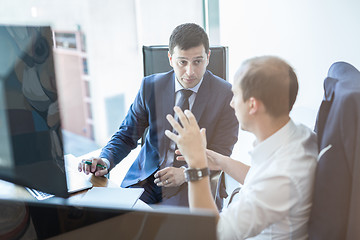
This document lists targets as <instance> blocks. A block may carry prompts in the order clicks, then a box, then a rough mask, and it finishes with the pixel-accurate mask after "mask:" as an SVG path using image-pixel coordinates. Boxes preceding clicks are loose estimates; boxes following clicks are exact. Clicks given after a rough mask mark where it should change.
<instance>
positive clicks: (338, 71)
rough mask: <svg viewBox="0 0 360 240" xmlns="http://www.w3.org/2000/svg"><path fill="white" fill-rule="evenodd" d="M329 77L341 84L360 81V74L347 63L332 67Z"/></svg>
mask: <svg viewBox="0 0 360 240" xmlns="http://www.w3.org/2000/svg"><path fill="white" fill-rule="evenodd" d="M328 77H331V78H334V79H337V80H339V81H340V82H347V81H360V72H359V70H357V69H356V68H355V67H354V66H353V65H351V64H349V63H347V62H336V63H334V64H332V65H331V67H330V69H329V72H328Z"/></svg>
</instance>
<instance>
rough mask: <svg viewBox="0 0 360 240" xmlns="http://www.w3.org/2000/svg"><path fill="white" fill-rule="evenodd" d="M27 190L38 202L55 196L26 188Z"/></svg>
mask: <svg viewBox="0 0 360 240" xmlns="http://www.w3.org/2000/svg"><path fill="white" fill-rule="evenodd" d="M26 190H28V191H29V192H30V193H31V195H33V196H34V197H35V198H36V199H37V200H45V199H48V198H51V197H53V196H54V195H52V194H49V193H44V192H41V191H39V190H36V189H31V188H26Z"/></svg>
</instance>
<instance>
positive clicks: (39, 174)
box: [0, 25, 68, 197]
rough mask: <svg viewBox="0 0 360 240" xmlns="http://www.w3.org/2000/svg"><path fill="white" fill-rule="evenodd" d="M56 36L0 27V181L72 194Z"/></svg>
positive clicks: (37, 28) (48, 30)
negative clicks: (66, 161) (57, 75)
mask: <svg viewBox="0 0 360 240" xmlns="http://www.w3.org/2000/svg"><path fill="white" fill-rule="evenodd" d="M52 36H53V35H52V31H51V28H50V27H48V26H7V25H0V139H1V144H0V179H4V180H6V181H10V182H13V183H16V184H20V185H24V186H27V187H30V188H35V189H38V190H40V191H43V192H46V193H51V194H54V195H56V196H59V197H67V196H68V192H67V184H66V175H65V166H64V155H63V143H62V134H61V123H60V112H59V105H58V94H57V85H56V78H55V70H54V60H53V39H52Z"/></svg>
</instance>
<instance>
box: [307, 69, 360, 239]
mask: <svg viewBox="0 0 360 240" xmlns="http://www.w3.org/2000/svg"><path fill="white" fill-rule="evenodd" d="M315 131H316V132H317V134H318V144H319V158H318V166H317V169H316V175H315V186H314V196H313V205H312V210H311V215H310V223H309V238H310V239H316V240H318V239H319V240H320V239H326V240H329V239H330V240H331V239H342V240H343V239H360V228H359V223H360V72H359V71H358V70H357V69H356V68H355V67H353V66H352V65H350V64H348V63H345V62H337V63H334V64H333V65H332V66H331V67H330V69H329V72H328V77H327V78H326V79H325V81H324V99H323V101H322V104H321V106H320V109H319V112H318V116H317V122H316V126H315Z"/></svg>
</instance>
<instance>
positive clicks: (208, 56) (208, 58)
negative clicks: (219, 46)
mask: <svg viewBox="0 0 360 240" xmlns="http://www.w3.org/2000/svg"><path fill="white" fill-rule="evenodd" d="M210 55H211V50H210V49H209V53H208V55H207V63H206V66H207V65H209V61H210Z"/></svg>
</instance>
